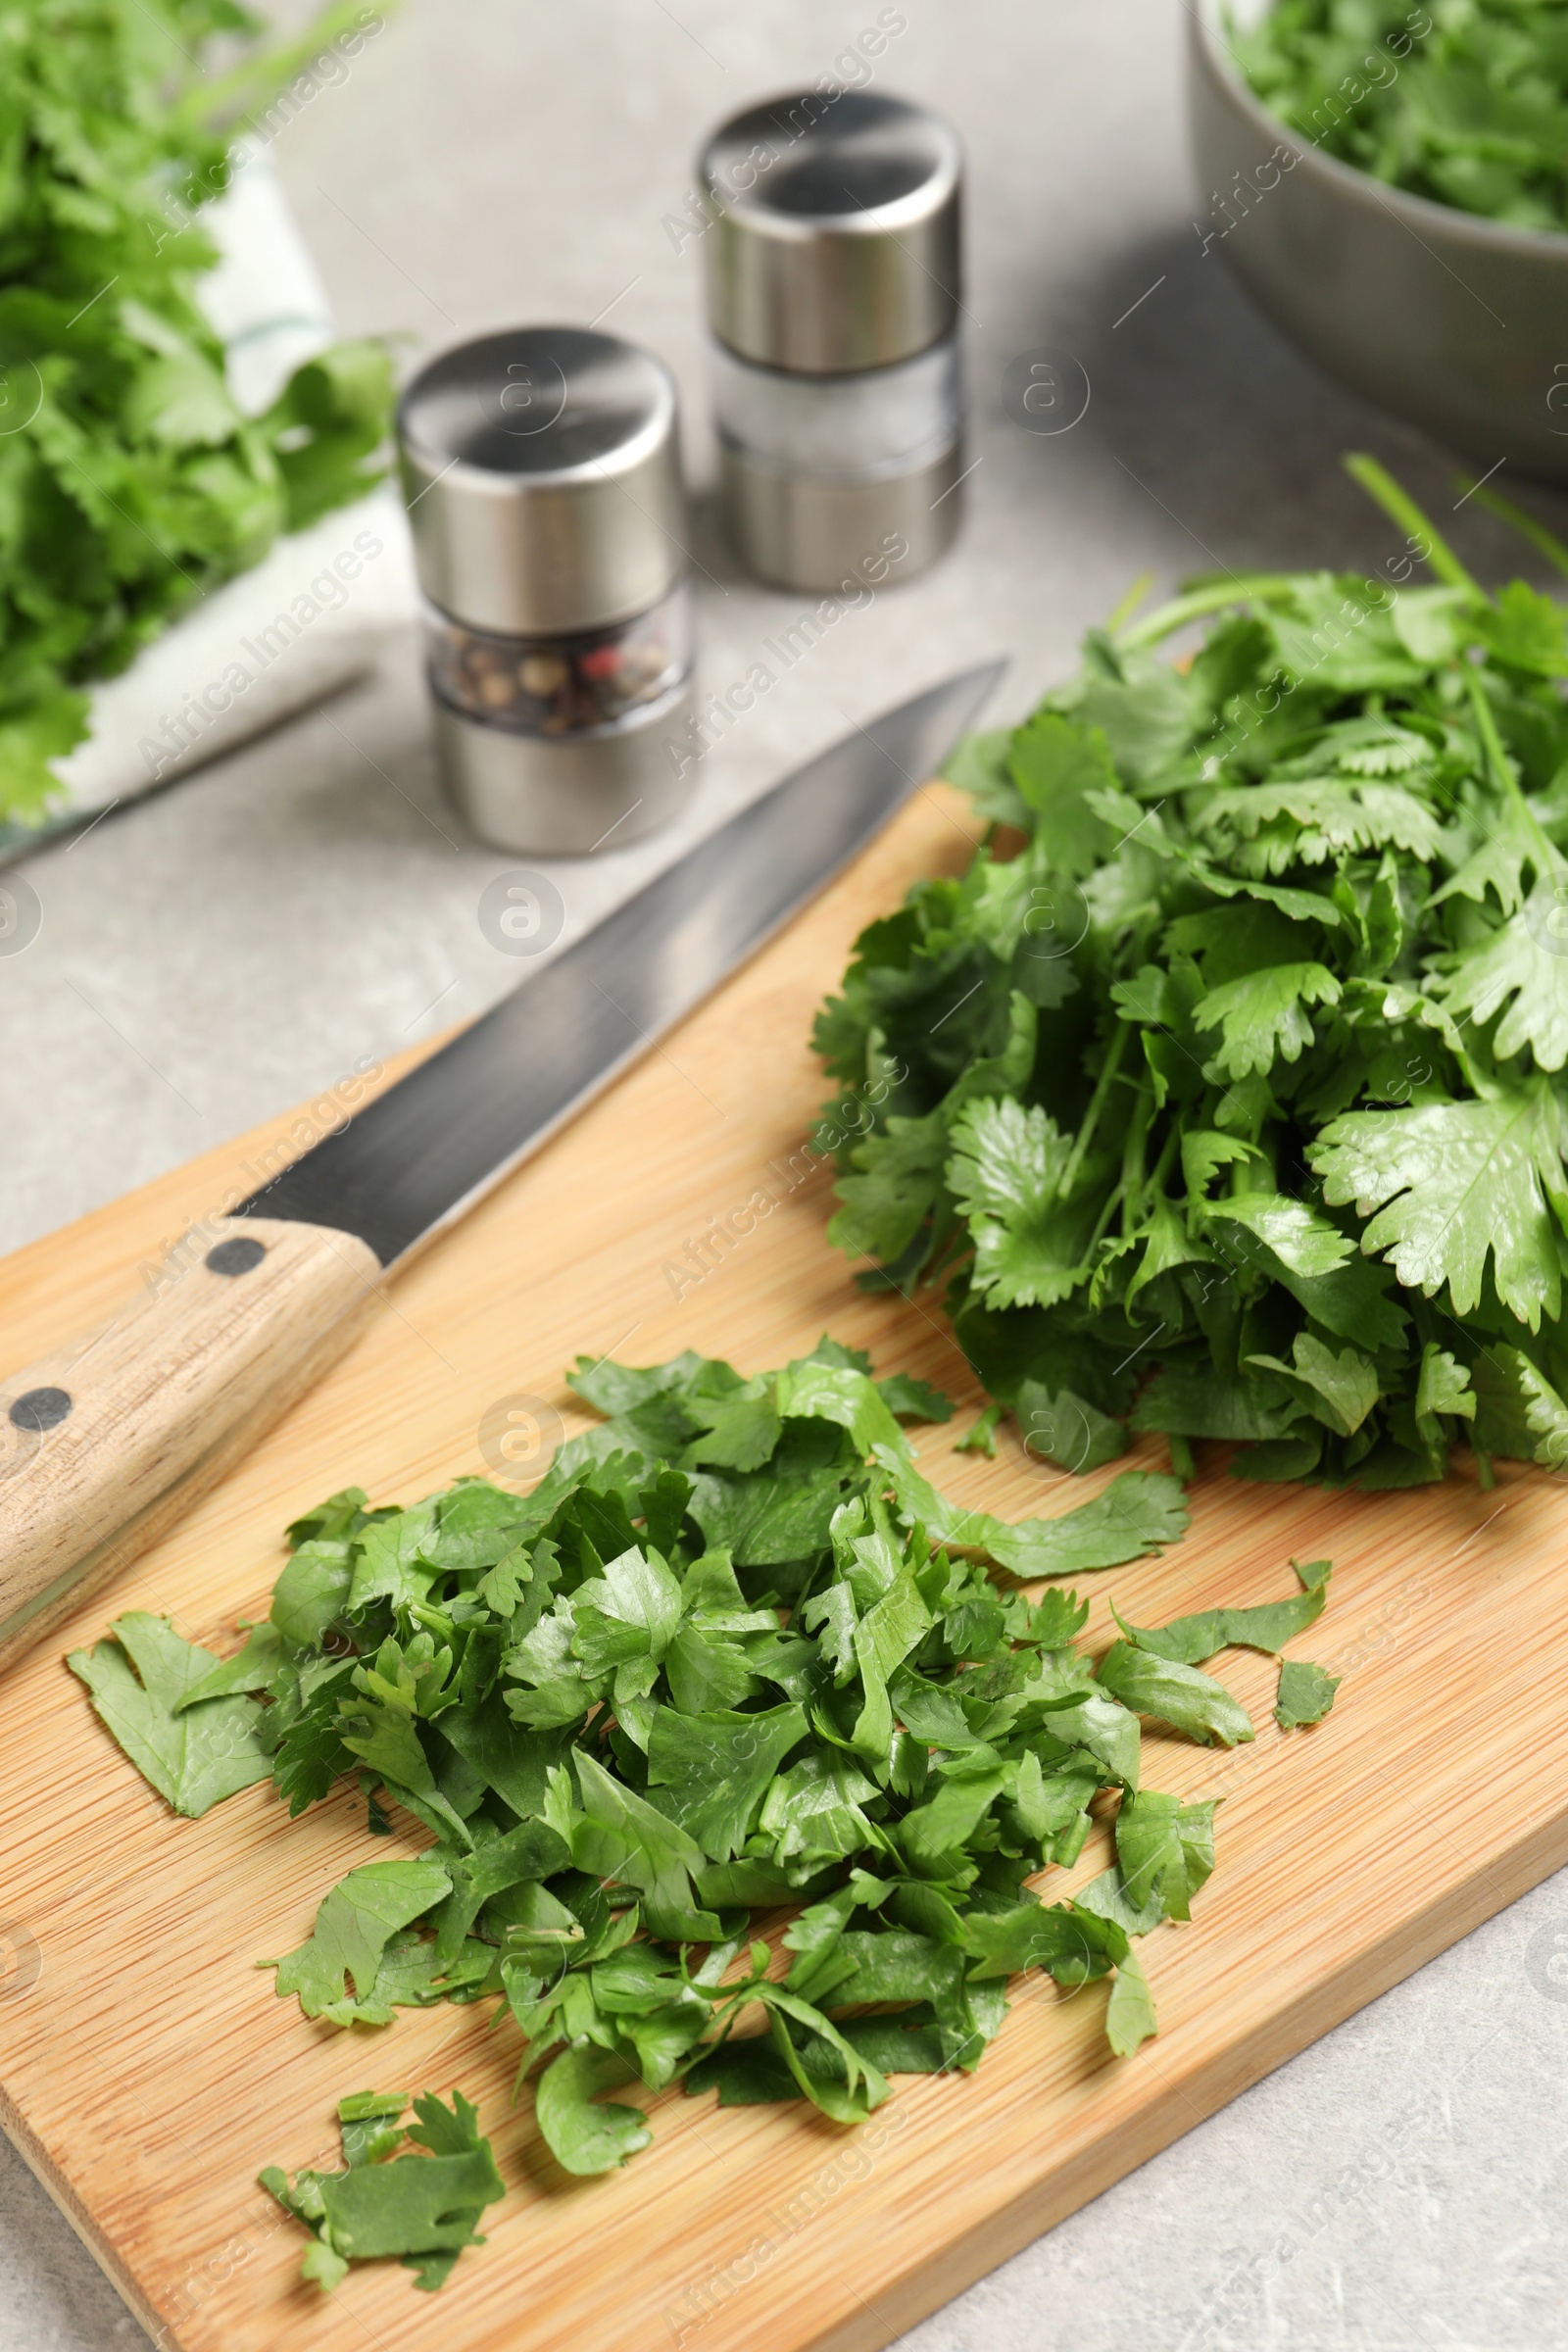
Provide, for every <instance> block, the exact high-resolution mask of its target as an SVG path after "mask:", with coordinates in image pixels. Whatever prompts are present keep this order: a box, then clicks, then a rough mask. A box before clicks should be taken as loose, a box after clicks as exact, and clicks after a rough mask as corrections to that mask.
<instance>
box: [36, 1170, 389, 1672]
mask: <svg viewBox="0 0 1568 2352" xmlns="http://www.w3.org/2000/svg"><path fill="white" fill-rule="evenodd" d="M380 1276H381V1267H380V1263H379V1261H378V1260H377V1258H376V1256H375V1253H374V1251H373V1250H369V1249H368V1248H367V1247H366V1245H365V1243H364V1242H362V1241H359V1240H358V1239H356V1237H355V1236H354V1235H352V1234H347V1233H337V1232H334V1231H332V1230H331V1229H329V1228H328V1227H326V1226H321V1225H294V1224H288V1223H285V1222H282V1221H280V1220H279V1221H273V1220H269V1219H262V1218H252V1217H241V1218H235V1219H233V1220H231V1222H230V1223H229V1225H228V1226H227V1228H226V1229H225V1231H224V1232H223V1234H222V1237H221V1239H219V1240H217V1241H216V1242H215V1241H214V1239H213V1235H212V1232H211V1231H210V1230H208V1231H203V1232H200V1233H197V1234H192V1235H187V1236H186V1237H185V1239H184V1241H182V1242H180V1243H177V1244H176V1245H175V1247H174V1248H173V1250H171V1251H170V1253H169V1255H168V1257H167V1258H165V1259H164V1260H163V1262H162V1264H161V1265H158V1266H155V1267H150V1268H148V1269H147V1270H146V1271H145V1274H144V1278H143V1289H142V1293H141V1295H140V1296H139V1297H138V1298H135V1299H131V1300H130V1301H128V1302H127V1304H126V1305H125V1307H124V1308H123V1310H122V1312H121V1313H120V1314H118V1315H117V1316H116V1317H115V1318H114V1320H113V1321H112V1322H110V1323H109V1324H108V1325H106V1326H105V1327H104V1328H103V1329H102V1330H100V1331H98V1332H95V1333H92V1334H91V1335H89V1336H88V1337H87V1338H85V1339H83V1340H80V1341H78V1342H77V1343H76V1344H75V1345H74V1346H73V1347H68V1348H59V1349H57V1350H56V1351H55V1352H54V1353H53V1354H51V1355H48V1356H45V1357H44V1358H42V1359H41V1360H40V1361H39V1362H37V1363H34V1364H29V1365H28V1366H27V1368H26V1370H25V1371H23V1372H16V1373H13V1374H12V1375H11V1376H10V1377H9V1378H8V1379H5V1380H0V1668H3V1667H5V1666H7V1665H9V1664H10V1663H11V1662H12V1660H13V1659H14V1658H15V1657H16V1656H17V1655H18V1653H19V1652H20V1651H21V1650H22V1649H24V1648H25V1647H26V1645H27V1644H28V1643H29V1642H35V1641H37V1640H38V1638H39V1637H40V1636H41V1635H43V1634H45V1633H47V1632H49V1630H50V1629H51V1628H52V1627H53V1626H55V1625H56V1624H58V1623H59V1621H60V1620H61V1619H62V1618H63V1617H65V1616H66V1615H68V1614H69V1612H70V1611H71V1610H72V1609H73V1608H74V1607H75V1606H76V1605H77V1603H78V1602H79V1601H81V1600H82V1599H83V1598H84V1597H85V1596H86V1594H87V1593H90V1592H92V1591H93V1589H94V1588H95V1587H96V1586H98V1585H101V1584H102V1583H104V1582H105V1580H106V1579H107V1578H108V1577H110V1576H112V1575H113V1574H114V1572H115V1570H116V1569H117V1568H121V1567H123V1565H124V1564H125V1562H126V1561H127V1560H131V1559H134V1558H135V1556H136V1554H137V1553H138V1552H139V1551H141V1550H143V1549H144V1548H145V1546H146V1545H147V1544H151V1543H152V1542H153V1541H154V1540H155V1539H156V1538H157V1537H158V1536H160V1535H161V1534H162V1533H163V1531H164V1529H165V1528H166V1527H167V1526H169V1525H170V1523H171V1522H172V1520H173V1519H174V1518H175V1517H177V1515H178V1514H179V1512H180V1511H182V1510H183V1509H184V1508H185V1507H186V1506H187V1505H188V1504H189V1503H191V1502H193V1501H194V1500H195V1499H196V1497H197V1496H198V1495H201V1494H203V1493H205V1491H206V1490H207V1488H209V1487H210V1486H212V1485H213V1484H214V1482H215V1481H216V1480H217V1479H219V1478H221V1476H222V1474H223V1472H224V1471H225V1470H226V1469H228V1468H229V1466H230V1464H231V1463H233V1462H234V1461H236V1460H237V1459H238V1458H239V1456H240V1455H241V1454H242V1453H243V1452H244V1451H245V1450H246V1448H247V1447H248V1446H250V1445H252V1444H253V1443H254V1441H255V1440H256V1439H257V1438H258V1437H259V1436H260V1435H261V1434H262V1432H263V1431H264V1430H265V1429H267V1428H268V1427H269V1426H270V1423H271V1422H273V1421H274V1420H276V1419H277V1417H278V1415H279V1414H280V1413H282V1412H283V1411H284V1410H285V1409H286V1407H287V1406H288V1405H290V1404H291V1403H292V1402H293V1401H294V1399H295V1397H298V1396H299V1395H300V1394H301V1393H302V1392H303V1391H304V1390H305V1389H306V1388H308V1387H309V1386H310V1384H311V1382H312V1381H314V1380H316V1379H317V1378H318V1377H319V1375H320V1374H321V1373H322V1372H324V1371H325V1369H326V1367H327V1366H328V1364H330V1363H331V1362H333V1361H334V1359H335V1358H336V1357H337V1356H339V1355H340V1354H341V1353H342V1352H343V1350H344V1349H345V1348H347V1347H348V1346H349V1344H350V1342H351V1341H352V1340H353V1339H354V1337H355V1335H356V1333H357V1332H358V1330H359V1328H360V1325H361V1323H362V1322H363V1321H364V1319H365V1316H366V1314H367V1313H368V1310H369V1309H370V1308H371V1307H372V1306H373V1304H374V1303H375V1300H376V1299H377V1297H378V1296H379V1292H378V1285H379V1282H380Z"/></svg>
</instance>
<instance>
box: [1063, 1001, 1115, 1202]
mask: <svg viewBox="0 0 1568 2352" xmlns="http://www.w3.org/2000/svg"><path fill="white" fill-rule="evenodd" d="M1130 1035H1131V1031H1130V1030H1129V1028H1128V1027H1127V1024H1126V1022H1125V1021H1118V1022H1117V1024H1116V1034H1115V1036H1114V1037H1113V1038H1112V1039H1111V1041H1110V1045H1109V1047H1108V1048H1107V1050H1106V1054H1105V1059H1104V1063H1103V1067H1102V1069H1101V1073H1100V1076H1099V1077H1098V1078H1097V1079H1096V1081H1095V1091H1094V1093H1093V1094H1092V1095H1091V1096H1090V1098H1089V1108H1088V1109H1087V1110H1086V1111H1085V1113H1084V1123H1083V1125H1082V1126H1081V1127H1080V1128H1079V1130H1078V1133H1077V1136H1076V1138H1075V1140H1074V1143H1073V1147H1072V1150H1071V1152H1069V1153H1068V1154H1067V1165H1066V1166H1065V1167H1064V1168H1063V1170H1062V1172H1061V1182H1060V1184H1058V1185H1057V1187H1056V1198H1057V1200H1058V1201H1070V1200H1071V1198H1072V1188H1073V1186H1074V1185H1075V1184H1076V1183H1077V1181H1078V1171H1079V1169H1080V1168H1081V1167H1082V1166H1083V1164H1084V1157H1085V1154H1086V1153H1087V1152H1088V1150H1089V1147H1090V1145H1091V1144H1092V1143H1093V1142H1094V1140H1095V1129H1096V1128H1097V1127H1098V1126H1099V1124H1100V1114H1101V1112H1102V1111H1103V1109H1104V1107H1105V1103H1106V1099H1107V1098H1108V1096H1109V1094H1110V1090H1111V1088H1112V1087H1113V1086H1114V1085H1115V1083H1116V1073H1117V1071H1118V1070H1119V1069H1120V1068H1121V1064H1122V1056H1123V1055H1124V1054H1125V1053H1126V1051H1127V1040H1128V1038H1129V1036H1130Z"/></svg>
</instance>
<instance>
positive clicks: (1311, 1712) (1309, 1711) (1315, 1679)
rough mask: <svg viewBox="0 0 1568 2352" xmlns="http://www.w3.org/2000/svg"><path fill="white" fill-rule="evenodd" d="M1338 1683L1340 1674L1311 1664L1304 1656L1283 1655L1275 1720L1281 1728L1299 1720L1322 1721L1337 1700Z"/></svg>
mask: <svg viewBox="0 0 1568 2352" xmlns="http://www.w3.org/2000/svg"><path fill="white" fill-rule="evenodd" d="M1339 1687H1340V1677H1339V1676H1338V1675H1337V1674H1329V1673H1327V1672H1325V1670H1324V1669H1323V1667H1321V1666H1311V1665H1308V1663H1307V1661H1306V1660H1305V1659H1304V1658H1282V1659H1281V1660H1280V1688H1279V1695H1278V1697H1277V1698H1276V1700H1275V1702H1274V1720H1275V1722H1276V1723H1277V1724H1278V1725H1279V1727H1280V1729H1281V1731H1282V1732H1283V1731H1290V1730H1292V1729H1293V1728H1294V1727H1295V1726H1297V1725H1298V1724H1305V1723H1321V1722H1322V1720H1323V1718H1324V1716H1325V1715H1326V1714H1327V1713H1328V1711H1329V1709H1330V1707H1332V1706H1333V1704H1334V1693H1335V1692H1336V1691H1338V1689H1339Z"/></svg>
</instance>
